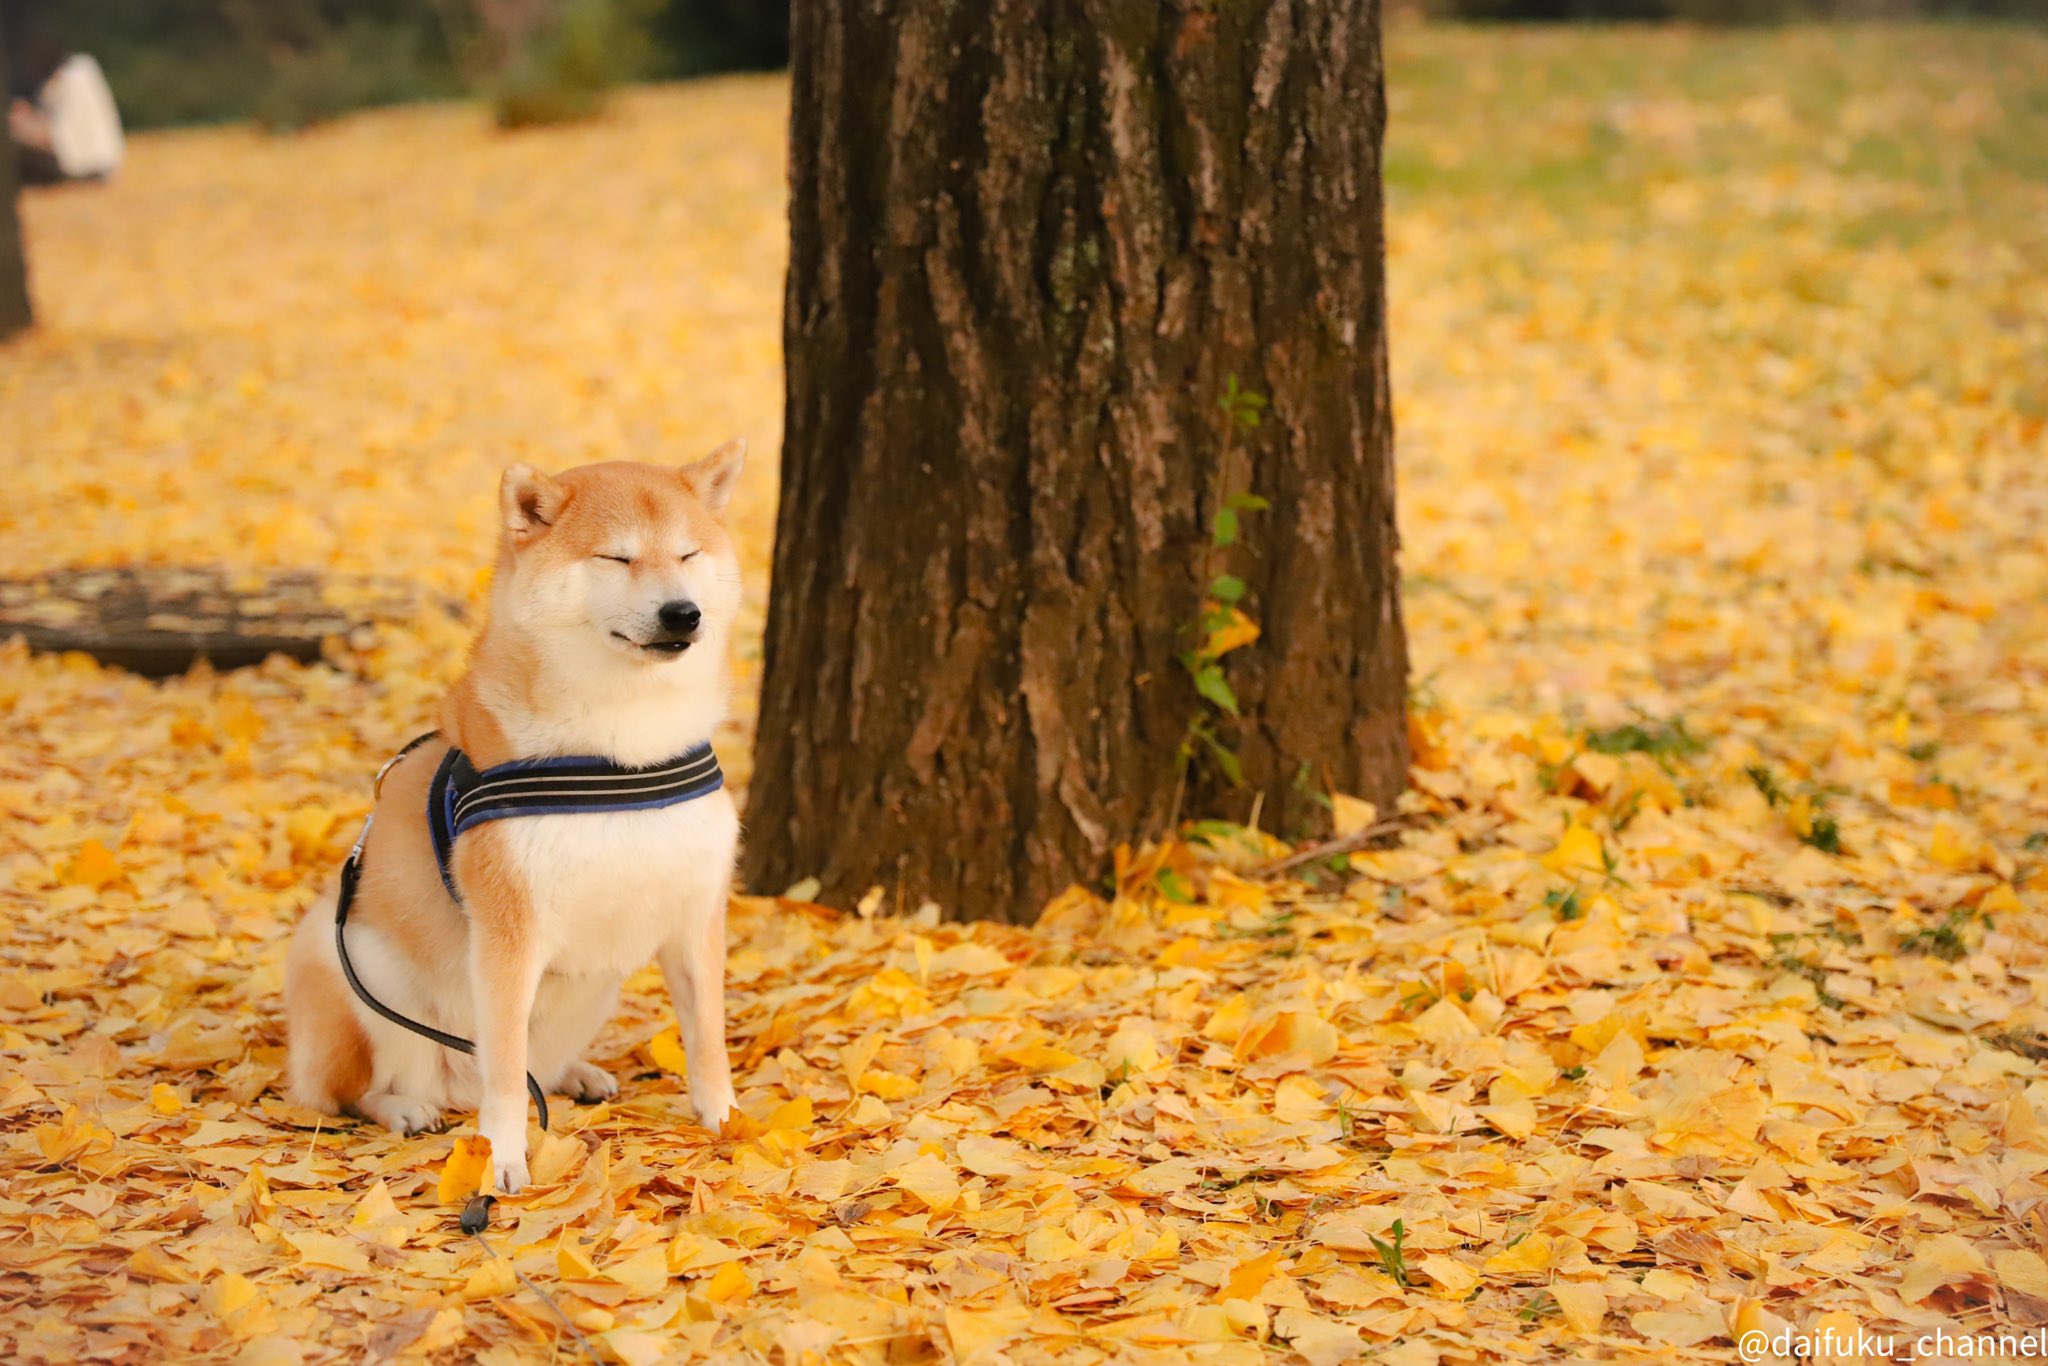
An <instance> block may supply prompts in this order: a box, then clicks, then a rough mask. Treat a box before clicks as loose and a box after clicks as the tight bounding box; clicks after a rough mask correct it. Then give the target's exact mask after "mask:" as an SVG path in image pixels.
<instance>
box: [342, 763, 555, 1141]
mask: <svg viewBox="0 0 2048 1366" xmlns="http://www.w3.org/2000/svg"><path fill="white" fill-rule="evenodd" d="M435 734H436V732H434V731H428V732H427V733H426V734H425V735H422V736H420V737H419V738H418V739H416V740H414V741H413V742H412V743H411V744H409V745H407V746H406V747H405V748H404V749H402V750H400V751H398V753H397V754H396V755H394V756H393V757H392V758H391V760H390V762H389V763H386V764H385V765H384V767H383V768H381V769H379V770H378V771H377V784H378V786H379V787H381V786H383V782H384V775H385V774H386V773H388V772H390V771H391V765H392V764H395V763H397V762H398V761H399V760H400V759H403V758H404V757H405V756H406V755H408V754H410V753H412V752H413V751H414V750H416V749H418V748H419V747H420V746H421V745H423V744H425V743H426V742H427V741H429V740H431V739H433V738H434V736H435ZM375 821H376V814H375V813H374V812H372V813H371V816H370V818H369V819H368V820H365V821H364V822H363V832H362V833H361V834H360V835H357V836H356V843H355V848H353V849H351V850H349V851H348V859H347V861H345V862H344V863H343V864H342V865H341V890H340V892H339V893H338V894H337V895H336V897H335V902H334V952H335V954H336V956H337V957H339V958H340V959H341V975H342V976H344V977H346V978H347V979H348V984H349V987H350V989H351V990H353V991H354V992H355V994H356V998H357V999H358V1000H360V1001H361V1002H362V1003H363V1004H364V1005H366V1006H368V1007H369V1008H370V1009H372V1010H374V1011H376V1012H377V1013H378V1014H379V1015H382V1016H383V1017H384V1018H385V1019H387V1020H389V1021H391V1023H393V1024H395V1025H397V1026H399V1027H400V1028H401V1029H410V1030H411V1031H412V1032H413V1033H415V1034H417V1035H419V1036H420V1037H421V1038H423V1039H432V1040H433V1041H434V1042H435V1043H437V1044H440V1045H441V1046H442V1047H443V1048H452V1049H454V1050H455V1051H456V1052H458V1053H467V1054H469V1055H471V1056H472V1057H474V1056H475V1054H476V1045H475V1044H473V1043H471V1042H470V1041H469V1040H468V1039H465V1038H463V1037H462V1036H461V1035H459V1034H450V1033H449V1032H448V1031H446V1030H444V1029H436V1028H434V1027H433V1026H432V1025H430V1024H421V1023H420V1022H419V1021H418V1020H415V1019H413V1018H412V1017H410V1016H408V1015H401V1014H399V1013H398V1012H397V1011H395V1010H393V1009H392V1008H391V1007H390V1006H387V1005H385V1004H384V1003H383V1002H382V1001H380V1000H378V999H377V998H376V997H375V996H372V995H371V994H370V989H369V988H368V987H366V986H364V985H363V979H362V978H360V977H358V976H356V965H355V964H354V963H352V962H350V961H349V957H348V937H347V936H346V935H345V934H344V933H343V932H342V927H343V926H345V925H347V924H348V912H349V907H350V906H351V905H352V904H354V902H355V899H356V879H357V878H358V877H360V876H361V875H362V869H363V846H364V845H365V844H367V843H368V842H369V839H370V826H371V825H372V824H373V823H375ZM526 1094H527V1095H529V1096H532V1097H533V1103H534V1104H535V1105H536V1106H538V1107H539V1109H540V1127H541V1128H543V1129H545V1128H547V1127H548V1098H547V1093H546V1092H544V1091H542V1090H541V1089H540V1083H539V1082H538V1081H535V1080H534V1078H533V1073H531V1072H528V1073H527V1074H526Z"/></svg>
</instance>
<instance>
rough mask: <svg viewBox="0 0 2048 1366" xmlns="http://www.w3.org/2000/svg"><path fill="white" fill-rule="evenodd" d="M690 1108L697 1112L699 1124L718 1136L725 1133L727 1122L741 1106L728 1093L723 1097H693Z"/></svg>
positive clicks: (730, 1093)
mask: <svg viewBox="0 0 2048 1366" xmlns="http://www.w3.org/2000/svg"><path fill="white" fill-rule="evenodd" d="M690 1108H691V1109H693V1110H695V1111H696V1112H697V1122H698V1123H699V1124H701V1125H703V1126H704V1127H705V1128H707V1129H709V1130H710V1131H711V1132H712V1133H714V1134H716V1133H723V1132H724V1131H725V1122H726V1121H727V1120H728V1119H731V1118H732V1116H733V1115H734V1114H735V1113H736V1112H737V1111H738V1110H739V1105H738V1104H737V1103H736V1102H735V1101H734V1100H733V1095H732V1092H730V1091H727V1092H725V1093H724V1094H723V1095H721V1096H702V1097H698V1096H693V1097H691V1098H690Z"/></svg>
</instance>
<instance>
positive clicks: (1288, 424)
mask: <svg viewBox="0 0 2048 1366" xmlns="http://www.w3.org/2000/svg"><path fill="white" fill-rule="evenodd" d="M791 59H792V68H793V79H794V93H793V112H792V120H791V131H790V152H791V162H792V166H791V173H790V181H791V184H790V188H791V204H790V220H791V258H790V270H789V284H788V296H787V300H786V313H785V320H784V343H785V349H786V353H787V365H788V401H787V424H786V436H785V446H784V451H783V461H782V503H781V511H780V514H779V517H778V521H777V526H776V546H775V569H774V584H773V592H772V598H771V604H770V609H769V619H768V633H767V646H766V650H767V656H766V668H765V679H764V690H763V697H762V710H761V725H760V732H759V738H758V740H757V759H756V765H755V777H754V780H753V782H754V786H753V794H752V798H751V802H750V806H749V810H748V838H747V852H746V855H745V864H744V873H745V875H746V879H747V881H748V883H749V885H751V886H753V887H754V888H756V889H759V890H764V891H777V890H780V889H781V888H782V887H784V886H786V885H788V884H789V883H790V882H792V881H793V880H795V879H798V878H801V877H804V876H809V875H814V874H815V875H817V876H819V877H820V878H821V879H822V880H823V884H824V889H825V891H824V895H825V897H826V898H827V899H828V900H838V901H840V902H842V903H843V902H844V901H845V900H848V899H851V898H855V897H858V896H860V895H861V894H862V892H863V891H864V890H865V889H866V888H868V887H870V886H874V885H880V886H882V887H883V888H884V889H885V892H886V893H887V895H888V897H889V899H890V903H891V904H892V905H893V904H900V905H902V906H903V907H905V908H906V909H908V908H910V907H914V906H915V905H916V904H917V903H918V902H919V901H921V900H923V899H925V898H931V899H934V900H936V901H938V902H939V903H940V904H941V905H942V906H943V907H945V908H946V909H947V910H948V911H949V912H951V913H954V914H958V915H963V916H968V917H983V916H1008V917H1011V918H1022V917H1026V916H1029V915H1031V914H1033V913H1035V911H1036V910H1037V908H1038V907H1039V906H1040V905H1041V904H1042V903H1043V902H1044V901H1045V900H1046V899H1047V898H1048V897H1050V896H1051V895H1053V894H1055V893H1057V892H1058V891H1060V890H1061V889H1062V888H1063V887H1065V886H1066V885H1068V884H1069V883H1070V882H1072V881H1075V880H1085V879H1088V878H1090V877H1092V876H1094V875H1096V874H1098V873H1099V872H1101V871H1102V870H1103V868H1104V867H1105V865H1106V863H1107V861H1108V856H1109V855H1110V853H1111V851H1112V850H1113V848H1114V846H1115V845H1116V844H1117V843H1118V842H1120V841H1124V840H1133V839H1138V838H1142V837H1145V836H1147V835H1157V834H1159V833H1162V832H1163V830H1164V827H1165V825H1166V822H1167V821H1168V820H1169V819H1170V817H1171V813H1172V812H1174V811H1175V810H1176V807H1175V795H1176V779H1175V774H1176V769H1177V762H1176V753H1177V751H1178V749H1179V747H1180V746H1181V744H1182V741H1183V739H1184V738H1185V736H1186V735H1187V728H1188V722H1189V720H1190V718H1191V717H1196V716H1208V717H1210V718H1212V719H1214V720H1215V721H1216V722H1217V725H1216V729H1217V732H1218V733H1219V734H1220V735H1221V736H1222V737H1223V738H1224V739H1225V740H1226V742H1227V743H1228V744H1229V745H1230V746H1231V747H1232V748H1233V749H1234V750H1235V751H1236V753H1237V754H1238V756H1239V758H1240V760H1241V762H1242V767H1243V770H1244V774H1245V778H1246V782H1245V785H1244V786H1243V787H1242V788H1237V787H1233V786H1231V785H1229V784H1228V783H1226V782H1225V781H1224V780H1223V778H1222V777H1221V776H1220V775H1219V774H1218V773H1217V772H1216V771H1215V765H1214V764H1213V762H1211V763H1206V764H1198V765H1197V766H1196V768H1195V771H1194V774H1193V781H1192V783H1191V786H1190V790H1189V792H1188V794H1187V796H1186V800H1185V802H1184V804H1183V805H1182V806H1181V807H1180V808H1179V809H1180V810H1181V811H1182V812H1183V813H1184V814H1191V815H1196V814H1231V815H1234V816H1236V817H1238V818H1243V817H1244V816H1245V815H1247V814H1248V811H1249V809H1250V806H1251V804H1252V801H1253V797H1254V794H1255V793H1257V794H1263V808H1262V810H1263V815H1262V823H1263V824H1264V825H1265V827H1266V828H1267V829H1279V830H1282V831H1284V832H1290V833H1295V832H1298V833H1308V832H1311V831H1312V830H1313V829H1314V828H1315V827H1316V826H1317V825H1318V824H1319V823H1320V821H1321V808H1320V807H1319V805H1318V804H1317V803H1316V801H1315V800H1314V795H1315V794H1316V793H1319V792H1322V791H1326V790H1329V789H1333V788H1334V789H1336V790H1340V791H1345V792H1349V793H1353V794H1356V795H1360V796H1364V797H1366V798H1369V799H1372V800H1375V801H1378V802H1381V803H1383V804H1385V803H1389V802H1391V800H1392V798H1393V797H1394V795H1395V794H1396V793H1397V792H1398V791H1399V790H1400V789H1401V787H1402V786H1403V785H1404V782H1405V778H1406V764H1407V735H1406V724H1405V712H1404V702H1405V689H1406V674H1407V650H1406V643H1405V638H1404V635H1403V631H1402V624H1401V615H1400V607H1399V600H1398V594H1397V589H1398V585H1397V578H1396V570H1395V563H1394V551H1395V531H1394V502H1393V469H1392V464H1391V445H1392V442H1391V425H1390V409H1389V403H1388V396H1387V372H1386V332H1385V310H1384V304H1383V256H1384V242H1383V237H1382V226H1381V205H1380V176H1379V171H1380V141H1381V135H1382V132H1383V130H1384V128H1385V122H1386V105H1385V100H1384V95H1383V90H1382V82H1381V69H1380V43H1379V7H1378V4H1377V0H1243V3H1233V4H1228V5H1218V4H1216V3H1214V0H896V2H895V3H892V4H889V5H874V4H871V3H867V0H811V2H810V3H805V4H802V5H798V6H797V7H796V8H795V13H794V26H793V32H792V45H791ZM1233 377H1234V378H1235V381H1236V383H1237V384H1238V385H1239V386H1241V387H1242V388H1243V389H1246V390H1250V391H1253V392H1255V393H1258V394H1261V395H1263V396H1264V397H1265V398H1266V399H1267V400H1268V401H1269V404H1270V406H1269V408H1268V409H1267V410H1266V413H1265V420H1264V421H1263V422H1262V423H1261V424H1260V425H1259V426H1258V427H1257V429H1256V430H1253V431H1250V432H1236V433H1233V432H1232V431H1231V424H1230V422H1229V420H1228V418H1227V415H1226V414H1225V412H1224V411H1223V410H1222V408H1221V407H1220V406H1219V398H1220V396H1221V395H1222V394H1223V393H1224V392H1225V390H1226V387H1227V386H1228V385H1229V384H1230V382H1231V380H1232V378H1233ZM1246 491H1248V492H1251V493H1254V494H1257V495H1259V496H1261V497H1263V498H1266V499H1268V500H1270V503H1271V507H1270V510H1268V511H1264V512H1253V513H1249V514H1247V515H1246V516H1245V517H1244V518H1243V541H1242V543H1241V544H1240V545H1239V546H1237V547H1233V548H1232V549H1230V550H1228V551H1225V552H1221V553H1220V559H1219V558H1217V557H1214V556H1212V554H1211V552H1210V551H1209V550H1208V546H1209V542H1210V537H1211V528H1212V526H1213V521H1214V517H1215V512H1216V510H1217V508H1218V506H1219V505H1220V504H1221V502H1222V500H1224V499H1225V498H1227V497H1229V496H1230V495H1232V494H1234V493H1240V492H1246ZM1223 565H1227V567H1228V568H1229V570H1230V572H1232V573H1234V574H1236V575H1238V576H1240V577H1241V578H1242V579H1243V580H1244V582H1245V583H1246V584H1247V585H1248V588H1249V592H1248V595H1247V596H1246V598H1245V607H1246V609H1247V610H1248V612H1249V614H1250V615H1251V616H1252V617H1253V618H1254V619H1255V620H1256V621H1257V622H1258V623H1259V625H1260V626H1261V628H1262V630H1263V635H1262V636H1261V638H1260V639H1259V640H1258V642H1257V643H1256V644H1255V645H1253V646H1251V647H1249V648H1245V649H1241V650H1238V651H1236V652H1235V653H1232V654H1231V655H1229V656H1228V658H1227V659H1226V661H1225V673H1226V675H1227V677H1228V680H1229V682H1230V685H1231V687H1232V688H1233V689H1234V691H1235V693H1236V696H1237V698H1238V700H1239V702H1240V705H1241V708H1242V713H1243V715H1242V719H1241V720H1239V719H1234V718H1230V717H1228V716H1224V715H1222V714H1221V713H1219V712H1217V711H1216V710H1215V709H1214V708H1213V707H1212V706H1210V705H1209V704H1207V703H1205V702H1203V701H1202V700H1201V699H1200V698H1199V697H1198V696H1197V694H1196V692H1195V690H1194V688H1193V687H1192V685H1191V682H1190V679H1189V676H1188V672H1187V670H1186V669H1185V668H1183V666H1182V665H1181V663H1179V662H1178V658H1177V657H1178V655H1179V654H1180V653H1181V652H1182V651H1184V650H1186V649H1187V648H1188V647H1189V645H1190V644H1191V641H1192V630H1191V628H1192V624H1193V623H1194V622H1195V621H1196V620H1197V619H1198V618H1199V616H1200V615H1201V613H1202V610H1203V608H1202V602H1203V595H1204V585H1205V584H1207V583H1208V582H1209V580H1210V576H1211V575H1212V574H1213V573H1214V572H1216V570H1217V569H1218V568H1219V567H1222V566H1223Z"/></svg>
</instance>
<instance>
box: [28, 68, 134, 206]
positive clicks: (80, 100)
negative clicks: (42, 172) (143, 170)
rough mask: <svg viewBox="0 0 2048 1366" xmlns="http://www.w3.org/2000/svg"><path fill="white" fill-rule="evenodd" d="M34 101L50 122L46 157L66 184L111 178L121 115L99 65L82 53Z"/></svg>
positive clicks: (116, 159) (119, 145) (119, 143)
mask: <svg viewBox="0 0 2048 1366" xmlns="http://www.w3.org/2000/svg"><path fill="white" fill-rule="evenodd" d="M36 103H37V104H38V105H40V106H41V107H42V113H43V116H44V117H45V118H46V119H48V120H49V124H50V154H51V155H52V156H53V157H55V158H56V161H57V169H58V170H59V171H62V172H63V173H64V178H65V179H67V180H90V179H93V178H95V177H104V176H110V175H112V174H113V173H114V172H115V171H117V170H119V169H120V168H121V152H122V148H123V145H124V144H123V142H122V138H121V112H120V110H118V109H116V108H115V107H114V92H113V91H112V90H111V89H109V88H108V87H107V78H106V76H105V75H104V74H103V73H102V72H101V71H100V64H99V63H98V62H96V61H94V60H93V59H92V58H91V57H88V56H87V55H85V54H84V53H82V52H79V53H73V54H72V55H71V56H69V57H66V58H65V59H64V64H63V65H62V66H60V67H58V68H57V70H56V73H55V74H54V75H52V76H51V77H50V79H49V80H48V81H46V82H44V84H43V89H42V92H41V94H40V95H39V97H38V98H37V100H36Z"/></svg>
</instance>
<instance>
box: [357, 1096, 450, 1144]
mask: <svg viewBox="0 0 2048 1366" xmlns="http://www.w3.org/2000/svg"><path fill="white" fill-rule="evenodd" d="M355 1108H356V1112H357V1113H358V1114H362V1115H365V1116H367V1117H368V1118H370V1119H374V1120H376V1121H377V1122H378V1123H379V1124H381V1125H383V1126H384V1127H385V1128H387V1129H389V1130H391V1131H392V1132H394V1133H400V1134H404V1135H406V1136H407V1137H408V1138H410V1137H411V1136H412V1135H414V1134H424V1133H429V1132H432V1131H434V1130H437V1129H439V1128H440V1127H441V1111H440V1108H439V1107H438V1106H435V1105H433V1104H431V1103H429V1102H427V1101H424V1100H420V1099H418V1098H417V1097H414V1096H401V1095H399V1094H397V1093H396V1092H393V1091H381V1092H379V1093H377V1094H376V1095H373V1096H364V1097H363V1098H362V1099H361V1100H359V1101H357V1102H356V1105H355Z"/></svg>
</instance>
